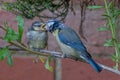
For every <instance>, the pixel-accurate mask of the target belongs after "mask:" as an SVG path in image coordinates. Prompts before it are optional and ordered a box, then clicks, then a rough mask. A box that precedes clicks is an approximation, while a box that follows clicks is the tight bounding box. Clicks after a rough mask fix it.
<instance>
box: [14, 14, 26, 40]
mask: <svg viewBox="0 0 120 80" xmlns="http://www.w3.org/2000/svg"><path fill="white" fill-rule="evenodd" d="M16 20H17V22H18V33H19V39H18V41H19V42H21V41H22V36H23V32H24V19H23V18H22V16H17V17H16Z"/></svg>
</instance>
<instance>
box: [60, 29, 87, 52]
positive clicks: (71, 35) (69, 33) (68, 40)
mask: <svg viewBox="0 0 120 80" xmlns="http://www.w3.org/2000/svg"><path fill="white" fill-rule="evenodd" d="M58 37H59V39H60V41H61V42H62V43H64V44H66V45H68V46H70V47H72V48H74V49H76V50H80V51H86V47H85V46H84V45H83V43H82V41H81V40H80V38H79V36H78V35H77V33H76V32H75V31H74V30H72V29H71V28H69V27H63V29H61V30H60V32H59V33H58Z"/></svg>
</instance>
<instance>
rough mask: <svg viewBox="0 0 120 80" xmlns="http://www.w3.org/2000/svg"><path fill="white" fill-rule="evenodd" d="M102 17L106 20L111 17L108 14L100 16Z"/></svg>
mask: <svg viewBox="0 0 120 80" xmlns="http://www.w3.org/2000/svg"><path fill="white" fill-rule="evenodd" d="M102 16H104V17H106V18H111V16H110V15H108V14H102Z"/></svg>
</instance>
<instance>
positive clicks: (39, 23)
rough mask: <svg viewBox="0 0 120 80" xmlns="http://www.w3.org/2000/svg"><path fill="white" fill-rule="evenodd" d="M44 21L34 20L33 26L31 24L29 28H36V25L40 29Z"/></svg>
mask: <svg viewBox="0 0 120 80" xmlns="http://www.w3.org/2000/svg"><path fill="white" fill-rule="evenodd" d="M42 24H43V23H42V22H40V21H35V22H33V23H32V26H31V28H30V29H29V30H35V27H37V28H38V29H40V27H41V26H42Z"/></svg>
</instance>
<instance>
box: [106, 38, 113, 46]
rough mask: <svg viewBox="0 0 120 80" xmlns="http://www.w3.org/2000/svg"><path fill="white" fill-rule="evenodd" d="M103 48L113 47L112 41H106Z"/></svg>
mask: <svg viewBox="0 0 120 80" xmlns="http://www.w3.org/2000/svg"><path fill="white" fill-rule="evenodd" d="M104 46H114V43H113V40H112V39H110V40H107V41H106V42H105V43H104Z"/></svg>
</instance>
